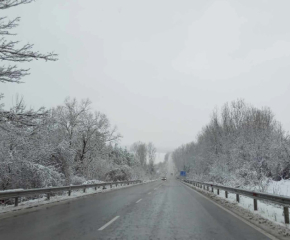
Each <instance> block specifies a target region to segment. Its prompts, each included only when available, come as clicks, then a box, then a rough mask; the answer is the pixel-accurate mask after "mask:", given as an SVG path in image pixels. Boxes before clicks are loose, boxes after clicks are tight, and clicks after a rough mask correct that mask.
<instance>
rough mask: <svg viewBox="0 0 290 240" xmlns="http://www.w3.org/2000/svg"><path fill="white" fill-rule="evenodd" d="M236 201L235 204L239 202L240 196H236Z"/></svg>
mask: <svg viewBox="0 0 290 240" xmlns="http://www.w3.org/2000/svg"><path fill="white" fill-rule="evenodd" d="M236 200H237V202H240V195H239V194H236Z"/></svg>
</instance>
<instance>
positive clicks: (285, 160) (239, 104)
mask: <svg viewBox="0 0 290 240" xmlns="http://www.w3.org/2000/svg"><path fill="white" fill-rule="evenodd" d="M172 158H173V160H174V162H175V164H176V166H177V167H178V169H184V167H185V169H186V171H187V173H188V175H189V177H190V178H194V179H198V180H202V181H208V182H215V183H219V184H224V185H230V186H234V187H239V186H240V187H248V188H254V189H256V190H259V191H265V190H266V189H267V188H268V183H269V181H271V180H274V181H280V180H282V179H289V178H290V138H289V134H288V133H286V132H285V131H284V130H283V128H282V126H281V124H280V123H279V122H278V121H277V120H276V119H275V117H274V114H273V113H272V112H271V110H270V109H269V108H262V109H258V108H256V107H253V106H251V105H249V104H246V103H245V102H244V101H243V100H237V101H233V102H231V103H226V104H225V105H224V106H223V107H222V108H221V110H220V111H218V110H216V111H214V112H213V114H212V117H211V119H210V121H209V123H208V124H207V125H206V126H205V127H204V128H203V129H202V130H201V132H200V133H199V135H198V137H197V140H196V141H193V142H191V143H188V144H185V145H183V146H180V147H179V148H177V149H176V150H175V151H174V152H173V154H172Z"/></svg>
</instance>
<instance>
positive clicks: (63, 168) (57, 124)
mask: <svg viewBox="0 0 290 240" xmlns="http://www.w3.org/2000/svg"><path fill="white" fill-rule="evenodd" d="M31 2H33V0H3V1H0V11H2V12H3V11H5V10H6V9H10V8H13V7H18V6H20V5H26V4H29V3H31ZM19 22H20V18H19V17H16V18H14V19H8V18H6V17H5V16H3V14H2V17H1V18H0V36H1V37H0V59H1V65H0V84H5V83H6V84H17V83H23V78H24V77H27V76H29V73H30V69H28V68H23V67H22V66H25V67H27V64H28V63H29V62H31V61H34V60H44V61H57V59H58V56H57V54H55V53H45V54H42V53H40V52H38V51H36V50H34V47H33V44H24V45H21V42H22V41H19V40H18V39H17V36H16V34H15V32H14V29H15V28H16V27H17V26H18V24H19ZM3 98H4V94H3V93H1V92H0V190H7V189H16V188H24V189H25V188H41V187H49V186H61V185H69V184H82V183H84V182H86V181H87V180H96V179H97V180H102V181H125V180H131V179H152V178H155V177H156V172H157V170H158V167H156V166H155V165H154V160H155V157H156V148H155V147H154V145H153V143H149V144H145V143H142V142H137V143H135V144H133V146H132V148H131V149H129V150H128V149H126V148H122V147H120V140H121V135H120V134H119V133H118V131H117V128H116V127H114V126H112V124H111V122H110V120H109V119H108V117H107V116H106V115H105V114H103V113H101V112H99V111H95V110H93V109H92V108H91V101H90V100H89V99H84V100H81V101H78V100H76V99H74V98H66V100H65V101H64V103H62V104H60V105H58V106H55V107H54V108H52V109H45V108H44V107H43V108H40V109H33V108H29V109H28V108H27V107H26V105H25V102H24V100H23V98H18V99H17V101H16V103H15V105H14V106H13V107H11V108H10V109H6V108H5V106H4V104H3V102H2V104H1V100H3ZM35 100H36V101H37V99H35Z"/></svg>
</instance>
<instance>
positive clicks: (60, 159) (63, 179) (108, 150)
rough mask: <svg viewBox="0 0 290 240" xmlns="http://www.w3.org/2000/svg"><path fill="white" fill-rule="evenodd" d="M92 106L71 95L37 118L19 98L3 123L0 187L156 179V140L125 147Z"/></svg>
mask: <svg viewBox="0 0 290 240" xmlns="http://www.w3.org/2000/svg"><path fill="white" fill-rule="evenodd" d="M90 106H91V102H90V101H89V100H83V101H80V102H78V101H77V100H76V99H70V98H67V99H66V100H65V102H64V104H63V105H60V106H57V107H56V108H53V109H51V110H48V111H44V110H43V109H42V110H40V111H39V112H38V114H37V115H33V118H31V117H30V116H29V117H27V112H29V111H27V110H26V108H25V104H24V102H23V101H22V100H20V101H18V104H17V105H16V106H15V107H14V108H12V109H11V110H10V111H9V112H10V113H11V118H8V119H6V121H3V122H2V123H0V136H1V137H0V189H10V188H36V187H45V186H56V185H68V184H81V183H83V182H84V181H85V180H89V179H98V180H105V181H118V180H129V179H145V178H147V179H148V178H153V177H155V174H156V172H155V165H154V160H155V155H156V148H155V147H154V145H153V143H149V144H145V143H141V142H137V143H135V144H133V145H132V148H131V151H128V150H127V149H125V148H121V147H119V146H118V141H119V140H120V138H121V136H120V134H118V133H117V130H116V127H112V126H111V124H110V122H109V119H108V118H107V116H106V115H105V114H102V113H100V112H93V111H92V110H91V108H90ZM23 112H24V113H25V114H24V115H23V118H22V117H21V116H22V113H23ZM13 115H16V116H18V117H17V118H16V119H14V117H13ZM26 118H28V121H27V119H26ZM19 119H20V120H19ZM147 159H148V160H147Z"/></svg>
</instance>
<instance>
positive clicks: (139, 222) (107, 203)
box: [0, 179, 268, 240]
mask: <svg viewBox="0 0 290 240" xmlns="http://www.w3.org/2000/svg"><path fill="white" fill-rule="evenodd" d="M0 239H1V240H2V239H3V240H4V239H5V240H34V239H36V240H37V239H40V240H51V239H52V240H58V239H65V240H73V239H78V240H81V239H83V240H98V239H202V240H207V239H211V240H212V239H223V240H227V239H236V240H242V239H255V240H260V239H268V238H267V237H266V236H265V235H263V234H262V233H260V232H258V231H257V230H255V229H254V228H252V227H250V226H248V225H247V224H245V223H244V222H242V221H241V220H239V219H238V218H236V217H234V216H233V215H231V214H229V213H228V212H226V211H224V210H223V209H221V208H219V207H217V206H216V205H215V204H213V203H212V202H210V201H208V200H207V199H205V198H204V197H202V196H200V195H199V194H198V193H196V192H195V191H194V190H192V189H191V188H189V187H187V186H186V185H184V184H183V183H181V182H179V181H177V180H174V179H169V180H167V181H164V182H163V181H161V180H159V181H156V182H152V183H147V184H142V185H137V186H132V187H128V188H124V189H120V190H115V191H111V192H106V193H100V194H96V195H92V196H88V197H85V198H81V199H78V200H75V201H70V202H67V203H61V204H59V205H55V206H51V207H49V208H48V209H47V207H45V208H43V209H39V210H37V211H35V212H30V213H25V214H19V215H17V216H16V217H10V218H5V219H0Z"/></svg>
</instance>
